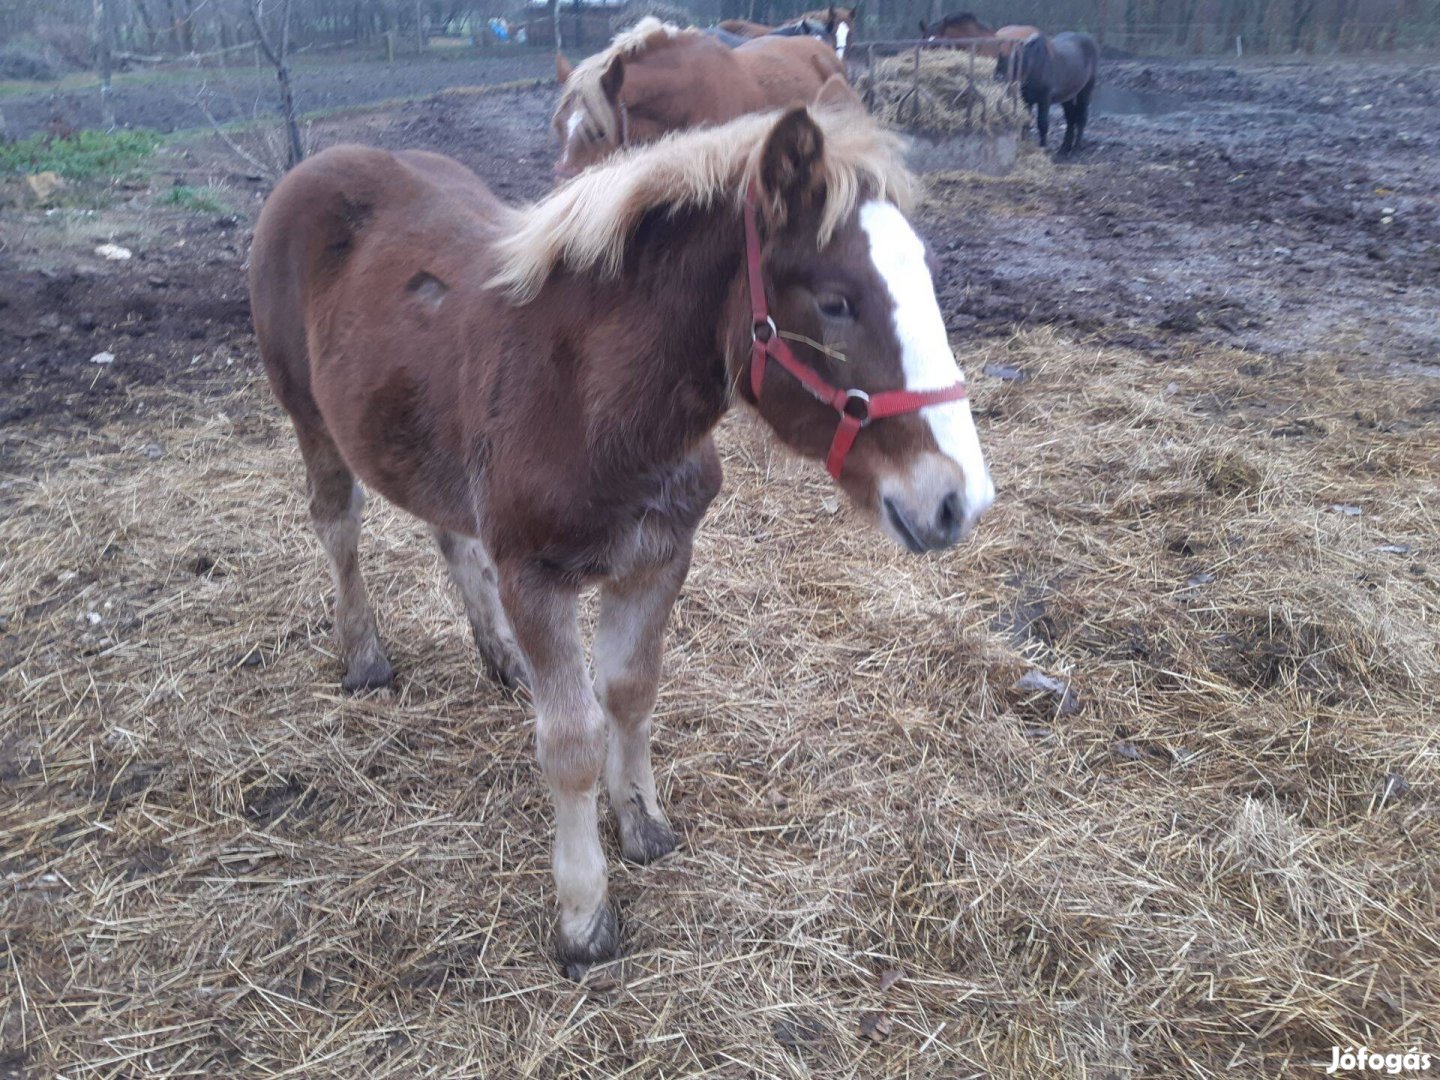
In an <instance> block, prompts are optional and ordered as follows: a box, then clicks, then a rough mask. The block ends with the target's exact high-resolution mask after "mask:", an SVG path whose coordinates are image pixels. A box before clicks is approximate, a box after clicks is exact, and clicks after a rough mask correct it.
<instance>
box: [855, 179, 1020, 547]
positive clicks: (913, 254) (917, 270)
mask: <svg viewBox="0 0 1440 1080" xmlns="http://www.w3.org/2000/svg"><path fill="white" fill-rule="evenodd" d="M860 227H861V228H862V229H863V230H864V231H865V235H866V237H867V238H868V239H869V241H870V259H871V262H873V263H874V265H875V270H876V272H877V273H878V274H879V275H880V277H881V279H882V280H883V281H884V282H885V285H886V287H887V288H888V289H889V290H890V297H891V299H892V300H894V302H895V335H896V338H897V339H898V340H899V342H900V359H901V363H902V364H903V365H904V370H905V388H906V389H907V390H916V391H919V390H939V389H942V388H943V387H947V386H951V385H953V384H954V383H955V381H956V380H957V379H958V380H963V379H964V377H965V376H964V375H963V374H961V372H960V368H959V365H957V364H956V363H955V354H954V353H953V352H951V350H950V340H949V338H947V337H946V336H945V320H944V319H943V318H942V317H941V315H940V304H939V302H938V301H937V300H936V299H935V283H934V281H933V280H931V277H930V267H929V266H927V265H926V264H925V245H924V244H923V243H922V242H921V240H920V237H918V236H916V235H915V230H914V229H912V228H911V227H910V222H908V221H906V220H905V215H904V214H902V213H901V212H900V210H899V208H898V207H896V206H895V204H894V203H889V202H882V201H880V200H878V199H877V200H873V201H871V202H868V203H866V204H865V205H864V206H862V207H861V208H860ZM920 416H921V417H922V418H923V419H924V420H925V422H926V423H928V424H929V425H930V431H931V433H932V434H933V435H934V436H935V443H936V445H937V446H939V448H940V452H941V453H942V454H944V455H945V456H946V457H948V458H949V459H950V460H951V461H953V462H955V463H956V464H957V465H959V466H960V470H961V471H962V472H963V473H964V474H965V524H966V527H967V529H968V528H969V527H970V526H972V525H974V523H975V522H976V521H978V520H979V518H980V515H981V514H983V513H984V512H985V511H986V510H988V509H989V507H990V504H991V503H992V502H994V501H995V485H994V483H992V482H991V480H990V470H989V469H987V468H986V467H985V455H984V454H983V453H982V452H981V450H980V437H979V435H977V434H976V432H975V420H974V417H972V416H971V415H970V402H969V400H968V399H965V400H961V401H950V402H946V403H945V404H943V405H931V406H928V407H926V408H924V409H921V410H920Z"/></svg>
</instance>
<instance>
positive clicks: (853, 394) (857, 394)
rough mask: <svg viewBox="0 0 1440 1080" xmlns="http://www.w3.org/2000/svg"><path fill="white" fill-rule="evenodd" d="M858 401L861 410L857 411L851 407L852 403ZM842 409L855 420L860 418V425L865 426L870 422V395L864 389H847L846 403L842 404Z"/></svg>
mask: <svg viewBox="0 0 1440 1080" xmlns="http://www.w3.org/2000/svg"><path fill="white" fill-rule="evenodd" d="M857 402H858V403H859V405H860V411H859V412H856V411H855V410H854V409H852V408H851V407H850V406H851V405H852V404H854V403H857ZM840 411H841V412H843V413H844V414H845V415H846V416H849V417H851V418H853V419H855V420H859V421H860V426H861V427H864V426H865V425H866V424H868V423H870V395H869V394H867V393H866V392H865V391H864V390H846V391H845V403H844V404H843V405H841V406H840Z"/></svg>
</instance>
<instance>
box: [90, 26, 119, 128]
mask: <svg viewBox="0 0 1440 1080" xmlns="http://www.w3.org/2000/svg"><path fill="white" fill-rule="evenodd" d="M114 50H115V17H114V14H113V8H112V0H95V66H96V67H98V68H99V69H100V120H101V122H102V123H103V124H104V125H105V128H106V130H107V131H108V130H110V129H112V128H114V127H115V102H114V100H113V99H112V98H111V96H110V89H111V88H110V78H111V75H112V74H113V69H114V66H115V64H114Z"/></svg>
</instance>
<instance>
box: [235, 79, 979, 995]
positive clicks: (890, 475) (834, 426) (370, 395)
mask: <svg viewBox="0 0 1440 1080" xmlns="http://www.w3.org/2000/svg"><path fill="white" fill-rule="evenodd" d="M902 154H903V149H902V145H901V143H900V141H899V140H898V139H897V138H896V137H895V136H893V135H891V134H890V133H888V132H886V131H884V130H883V129H881V128H880V127H878V126H877V125H875V124H874V123H873V122H872V121H871V120H870V119H869V118H868V117H866V116H864V115H862V114H857V113H855V112H854V111H853V110H850V109H845V110H831V109H820V108H811V109H805V108H799V109H793V110H790V111H788V112H784V113H770V114H762V115H754V116H747V117H742V118H740V119H738V120H735V121H733V122H732V123H730V124H728V125H725V126H722V127H716V128H707V129H701V130H697V131H689V132H683V133H679V134H676V135H673V136H671V137H670V138H668V139H665V140H662V141H661V142H658V143H656V144H654V145H651V146H647V147H640V148H636V149H635V150H632V151H630V152H629V153H626V154H623V155H620V156H619V157H617V158H616V159H615V160H614V161H612V162H610V163H607V164H605V165H602V166H599V167H597V168H595V169H591V170H589V171H587V172H586V173H584V174H582V175H580V176H579V177H576V178H575V179H574V180H571V181H570V182H569V183H567V184H564V185H562V186H561V187H560V188H558V189H557V190H556V191H555V192H553V193H552V194H550V195H549V196H547V197H546V198H544V199H543V200H541V201H540V202H538V203H536V204H535V205H533V206H529V207H524V208H514V207H509V206H505V205H503V204H501V203H500V202H499V200H497V199H496V198H495V196H494V195H492V194H491V193H490V191H489V190H488V189H487V188H486V187H485V185H484V184H483V183H482V182H481V181H480V180H479V179H478V178H477V177H476V176H475V175H474V174H473V173H471V172H470V171H469V170H467V169H466V168H464V167H463V166H462V165H460V164H459V163H458V162H456V161H453V160H451V159H449V158H446V157H442V156H440V155H438V154H431V153H426V152H423V151H414V150H407V151H400V152H395V153H390V152H386V151H382V150H373V149H368V148H365V147H359V146H341V147H334V148H332V149H329V150H325V151H323V152H322V153H319V154H317V155H315V156H314V157H312V158H310V159H309V160H307V161H305V162H304V163H302V164H300V165H298V166H296V167H295V168H294V169H292V170H291V171H290V172H289V173H288V174H287V175H286V176H285V177H284V178H283V179H282V180H281V181H280V183H279V184H278V185H277V186H276V188H275V191H274V193H273V194H272V195H271V196H270V198H269V200H268V201H267V202H266V204H265V207H264V210H263V211H262V212H261V214H260V219H259V222H258V224H257V225H256V229H255V242H254V246H253V248H252V249H251V252H250V298H251V308H252V312H253V317H254V320H255V333H256V339H257V341H258V344H259V347H260V355H261V357H262V359H263V360H264V363H265V369H266V371H267V373H268V375H269V378H270V383H271V386H272V387H273V389H274V391H275V394H276V396H277V397H278V398H279V400H280V403H281V405H283V406H284V408H285V410H286V411H287V412H288V413H289V414H290V418H291V420H292V421H293V423H294V426H295V433H296V436H297V438H298V441H299V444H300V453H301V456H302V457H303V458H304V461H305V468H306V471H307V473H308V475H309V489H310V513H311V517H312V519H313V522H314V525H315V529H316V531H317V532H318V533H319V536H320V540H321V543H322V544H323V546H324V548H325V550H326V552H327V553H328V555H329V557H330V561H331V565H332V568H333V571H334V578H335V584H336V588H337V593H338V598H337V605H336V615H335V626H336V631H337V636H338V639H339V651H340V655H341V659H342V660H343V662H344V667H345V675H344V679H343V685H344V686H345V687H347V688H351V689H359V688H363V687H373V686H379V685H383V684H386V683H389V682H390V681H391V679H392V677H393V672H392V669H391V666H390V662H389V661H388V660H387V659H386V655H385V650H384V648H383V647H382V646H381V643H380V637H379V635H378V634H377V632H376V625H375V616H374V614H373V612H372V610H371V606H370V601H369V599H368V598H367V595H366V590H365V585H364V583H363V582H362V581H361V577H360V563H359V560H358V557H357V548H356V545H357V541H358V539H359V534H360V508H361V503H362V501H363V494H362V490H361V488H360V485H359V483H357V478H358V480H361V481H363V482H364V483H365V484H366V485H367V486H368V487H370V488H371V489H373V490H375V491H378V492H380V493H381V494H382V495H384V496H385V497H386V498H387V499H389V500H391V501H392V502H393V503H395V504H397V505H398V506H400V507H402V508H403V509H405V510H407V511H408V512H410V513H411V514H414V515H415V516H417V517H419V518H421V519H422V520H424V521H426V522H428V523H429V524H430V526H431V527H432V528H433V529H434V531H435V536H436V538H437V540H438V542H439V546H440V550H441V552H442V553H443V554H444V557H445V559H446V561H447V562H448V563H449V566H450V571H451V573H452V575H453V577H454V579H455V583H456V585H457V586H458V587H459V590H460V594H461V596H462V598H463V600H464V605H465V610H466V613H467V615H468V617H469V621H470V625H471V628H472V630H473V631H474V636H475V641H476V643H477V644H478V645H479V648H480V652H481V655H482V657H483V658H484V660H485V662H486V663H487V664H488V665H489V666H490V667H491V668H492V669H493V670H494V671H495V672H497V673H498V674H499V675H500V676H502V677H503V678H507V679H509V680H511V681H515V682H524V683H526V684H528V686H529V687H530V693H531V695H532V697H533V701H534V707H535V711H536V723H535V741H536V750H537V754H538V757H539V761H540V765H541V768H542V770H543V773H544V776H545V780H546V783H547V784H548V786H549V789H550V794H551V796H552V799H553V805H554V814H555V833H554V865H553V870H554V876H555V891H556V897H557V901H558V907H559V912H558V933H557V947H558V953H559V957H560V959H561V961H562V963H563V964H564V965H565V968H566V970H567V972H569V973H570V974H578V973H579V972H580V971H581V970H583V968H584V966H585V965H587V964H590V963H593V962H596V961H601V960H605V959H608V958H610V957H612V956H614V955H615V954H616V950H617V946H618V932H617V926H616V920H615V916H614V914H613V913H612V910H611V907H610V904H609V902H608V900H607V898H606V867H605V856H604V852H603V850H602V848H601V844H600V835H599V831H598V825H597V813H596V788H597V785H598V783H599V780H600V778H601V777H602V776H603V777H604V778H605V781H606V783H607V786H608V788H609V795H610V807H611V810H612V811H613V812H614V813H615V814H616V816H617V817H618V819H619V834H620V847H621V851H622V853H623V854H624V856H625V858H626V859H629V860H633V861H636V862H649V861H650V860H652V859H656V858H659V857H660V856H662V855H664V854H666V853H667V852H669V851H671V850H673V849H674V847H675V845H676V836H675V833H674V832H673V831H672V830H671V827H670V825H669V824H668V822H667V820H666V817H665V813H664V811H663V810H662V809H661V807H660V803H659V801H658V800H657V796H656V789H655V778H654V774H653V772H652V769H651V763H650V731H651V711H652V708H653V705H654V702H655V687H656V680H657V678H658V676H659V671H660V662H661V654H662V651H663V648H662V645H663V642H662V638H663V634H664V630H665V624H666V622H667V620H668V618H669V613H670V608H671V605H672V604H673V603H674V601H675V598H676V594H677V593H678V592H679V590H680V588H681V585H682V583H683V582H684V580H685V576H686V572H687V570H688V568H689V564H690V556H691V550H692V538H693V535H694V532H695V528H696V526H697V525H698V524H699V522H700V519H701V518H702V517H703V515H704V514H705V511H706V507H707V506H708V505H709V503H710V501H711V499H712V498H713V497H714V496H715V494H716V492H717V490H718V489H719V487H720V481H721V471H720V459H719V456H718V454H717V453H716V449H715V444H714V441H713V440H712V431H713V429H714V427H715V425H716V424H717V423H718V422H719V420H720V418H721V417H722V416H723V415H724V413H725V412H726V410H727V409H728V408H729V407H730V406H731V404H732V403H733V402H734V401H736V400H737V399H738V400H739V401H741V402H744V403H745V404H746V405H747V406H748V407H750V408H753V409H755V410H756V411H757V412H758V414H759V417H760V419H761V420H762V421H763V423H764V424H765V425H767V426H768V427H769V428H770V430H771V431H772V432H773V434H774V436H775V438H777V439H778V440H780V441H781V442H782V443H785V444H786V445H788V446H789V447H791V448H792V449H794V450H795V451H797V452H798V453H799V454H801V455H802V456H804V457H808V458H825V459H826V461H827V468H828V470H829V471H830V473H831V474H832V475H833V476H834V477H835V478H836V480H837V483H838V484H839V486H840V488H842V489H843V490H844V491H845V493H846V494H847V495H848V496H849V498H850V499H851V500H853V502H854V503H855V504H856V506H857V507H858V508H859V510H860V511H861V512H862V513H863V514H864V515H865V516H866V517H868V518H869V519H871V520H873V521H874V522H876V523H877V524H878V526H879V528H880V529H881V530H883V531H884V532H885V533H887V534H889V535H890V536H891V537H892V538H893V539H894V540H896V541H898V542H899V543H900V544H902V545H903V546H905V547H906V548H908V549H910V550H911V551H916V552H921V551H933V550H937V549H940V548H945V547H948V546H950V545H952V544H955V543H956V542H958V541H959V540H961V539H962V538H964V537H965V536H966V535H967V534H968V533H969V532H970V530H971V529H972V528H973V527H974V525H975V523H976V522H977V520H978V519H979V518H980V516H981V515H982V514H983V513H984V512H985V510H986V508H987V507H988V506H989V505H990V503H991V500H992V499H993V497H994V488H993V486H992V485H991V482H990V476H989V473H988V472H987V470H986V466H985V461H984V457H983V455H982V453H981V450H980V443H979V440H978V438H977V437H976V432H975V425H974V423H973V421H972V418H971V413H970V406H969V403H968V401H966V400H965V384H964V381H963V378H962V376H961V373H960V371H959V369H958V368H957V367H956V364H955V359H954V356H953V354H952V353H951V350H950V345H949V342H948V341H947V339H946V335H945V324H944V322H943V321H942V319H941V315H940V308H939V305H938V304H937V302H936V299H935V290H934V286H933V284H932V282H931V278H930V270H929V266H928V263H927V255H926V250H925V245H924V244H923V243H922V242H921V240H920V239H919V237H918V236H917V235H916V234H915V231H914V230H913V229H912V227H911V225H910V223H909V221H908V220H907V218H906V216H905V209H906V207H907V205H908V203H909V200H910V198H911V189H912V178H911V176H910V175H909V173H908V172H907V171H906V169H905V166H904V164H903V159H902ZM777 327H779V328H780V329H779V330H777V329H776V328H777ZM791 343H793V344H791ZM591 584H595V585H598V586H599V588H600V612H599V618H598V622H597V627H596V631H595V640H594V646H593V662H594V675H593V679H592V675H591V670H590V668H589V667H587V664H586V655H585V650H584V645H583V641H582V637H581V632H580V624H579V618H578V606H577V605H578V598H579V594H580V591H581V589H582V588H583V587H585V586H587V585H591Z"/></svg>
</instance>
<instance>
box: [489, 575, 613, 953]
mask: <svg viewBox="0 0 1440 1080" xmlns="http://www.w3.org/2000/svg"><path fill="white" fill-rule="evenodd" d="M500 596H501V599H502V600H503V602H504V605H505V611H506V613H507V614H509V616H510V624H511V625H512V626H513V627H514V628H515V639H516V640H517V641H518V642H519V643H520V649H521V651H522V652H523V653H524V654H525V659H526V661H527V662H528V663H529V667H530V678H531V684H530V688H531V693H532V694H533V695H534V698H535V750H536V755H537V756H538V758H539V759H540V768H541V769H542V770H543V771H544V773H545V781H546V783H547V784H548V785H549V788H550V798H551V800H552V802H553V803H554V806H555V848H554V853H553V864H552V870H553V872H554V874H555V899H556V902H557V905H558V907H559V912H558V915H559V920H558V926H557V933H556V952H557V953H558V954H559V958H560V963H561V965H562V966H563V967H564V969H565V973H566V974H567V975H569V976H570V977H571V978H579V977H580V976H581V975H583V974H584V972H585V968H586V967H587V966H588V965H590V964H593V963H596V962H598V961H602V960H609V959H611V958H612V957H614V955H615V950H616V948H617V947H618V946H619V943H620V934H619V928H618V927H617V926H616V923H615V913H614V911H613V910H611V908H610V904H609V901H608V900H607V899H606V896H605V853H604V852H603V851H602V850H601V849H600V827H599V822H598V820H597V818H596V810H595V785H596V782H597V781H598V780H599V779H600V772H601V770H602V769H603V768H604V767H605V740H606V731H605V714H604V712H603V711H602V710H601V708H600V703H599V702H598V701H596V700H595V690H594V687H593V686H592V685H591V683H590V673H589V672H588V671H587V670H586V666H585V651H584V647H583V645H582V643H581V640H580V623H579V614H578V606H579V605H578V593H577V590H575V589H574V588H570V587H568V586H565V585H564V584H561V583H553V582H551V581H548V580H546V578H544V577H542V576H541V574H540V572H539V571H538V569H537V568H536V567H535V566H534V565H533V564H530V563H528V562H525V561H521V560H516V561H514V562H507V563H502V564H501V566H500Z"/></svg>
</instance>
